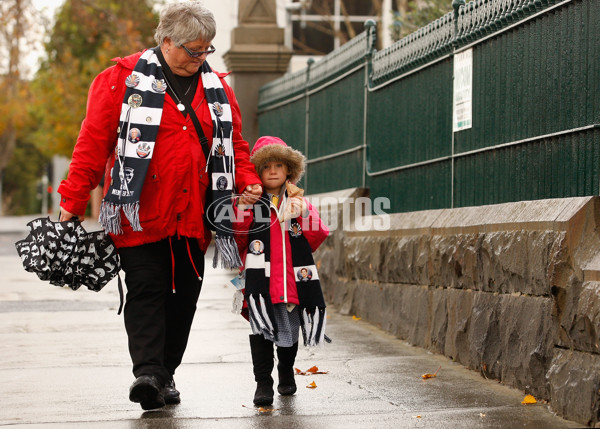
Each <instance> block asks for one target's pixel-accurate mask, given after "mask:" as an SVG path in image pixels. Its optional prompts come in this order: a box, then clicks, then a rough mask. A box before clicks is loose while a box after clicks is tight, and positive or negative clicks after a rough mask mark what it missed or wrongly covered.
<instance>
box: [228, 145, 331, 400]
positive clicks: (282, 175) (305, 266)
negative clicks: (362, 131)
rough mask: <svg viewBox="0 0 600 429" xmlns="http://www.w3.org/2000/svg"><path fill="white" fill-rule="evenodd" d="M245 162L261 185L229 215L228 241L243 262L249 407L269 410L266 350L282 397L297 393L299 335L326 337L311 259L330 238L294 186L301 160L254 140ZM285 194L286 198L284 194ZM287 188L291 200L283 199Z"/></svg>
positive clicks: (310, 340) (311, 340)
mask: <svg viewBox="0 0 600 429" xmlns="http://www.w3.org/2000/svg"><path fill="white" fill-rule="evenodd" d="M250 161H251V162H252V163H253V164H254V166H255V167H256V171H257V172H258V175H259V176H260V178H261V181H262V185H263V188H264V189H263V196H262V197H261V199H260V200H259V201H258V202H256V203H254V205H253V206H250V204H252V201H251V200H249V199H246V197H244V196H242V197H241V198H240V199H239V201H238V204H237V206H236V208H235V210H236V221H235V222H234V230H235V232H236V234H235V237H236V241H237V243H238V247H239V248H240V255H241V256H242V260H245V263H244V271H245V278H246V280H245V291H244V299H245V302H244V307H245V308H244V312H243V314H244V316H245V317H246V318H247V319H248V320H249V321H250V326H251V329H252V335H250V351H251V354H252V364H253V369H254V379H255V381H256V392H255V394H254V404H255V405H271V404H272V403H273V393H274V392H273V378H272V377H271V372H272V371H273V343H274V344H275V345H276V346H277V357H278V360H279V362H278V364H277V371H278V374H279V384H278V386H277V391H278V392H279V393H280V394H281V395H293V394H294V393H295V392H296V383H295V381H294V361H295V359H296V353H297V351H298V336H299V330H300V328H302V334H303V339H304V344H305V345H311V346H312V345H317V344H320V343H321V342H322V341H323V339H324V338H325V302H324V300H323V293H322V291H321V286H320V283H319V276H318V273H317V268H316V266H315V263H314V260H313V257H312V252H313V251H315V250H316V249H317V247H319V245H320V244H321V243H322V242H323V240H325V238H326V237H327V235H328V234H329V230H328V229H327V227H326V226H325V225H324V224H323V222H322V221H321V219H320V218H319V215H318V213H317V211H316V210H315V209H314V208H313V207H312V205H311V204H310V203H308V202H307V201H306V200H305V199H304V198H303V197H302V196H298V195H297V194H298V193H302V190H300V189H299V188H297V187H295V186H293V185H292V184H293V183H297V182H298V180H300V178H301V177H302V175H303V174H304V169H305V158H304V156H303V155H302V154H301V153H300V152H298V151H297V150H295V149H292V148H291V147H288V146H287V145H286V144H285V142H284V141H283V140H281V139H279V138H277V137H270V136H267V137H261V138H259V139H258V140H257V141H256V144H255V145H254V148H253V149H252V153H251V155H250ZM287 188H290V191H289V192H288V191H287ZM291 188H294V189H295V191H294V192H293V194H294V195H296V196H292V195H289V194H290V193H292V192H291Z"/></svg>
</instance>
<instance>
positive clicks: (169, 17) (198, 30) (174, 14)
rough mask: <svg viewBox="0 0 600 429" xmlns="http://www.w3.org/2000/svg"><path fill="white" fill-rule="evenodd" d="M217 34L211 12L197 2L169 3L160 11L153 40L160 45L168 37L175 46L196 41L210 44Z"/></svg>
mask: <svg viewBox="0 0 600 429" xmlns="http://www.w3.org/2000/svg"><path fill="white" fill-rule="evenodd" d="M216 33H217V23H216V22H215V17H214V16H213V14H212V12H211V11H210V10H208V9H206V8H205V7H204V6H202V5H201V4H200V2H198V1H184V2H181V3H169V4H167V5H165V6H164V7H163V9H162V10H161V11H160V21H159V23H158V27H156V32H155V33H154V39H155V40H156V42H157V43H158V44H159V45H160V44H162V42H163V41H164V40H165V39H166V38H167V37H168V38H170V39H171V40H172V41H173V43H174V44H175V46H181V45H183V44H184V43H187V42H191V41H193V40H196V39H202V40H204V41H205V42H210V41H212V39H214V38H215V34H216Z"/></svg>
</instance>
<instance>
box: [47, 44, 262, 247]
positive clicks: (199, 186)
mask: <svg viewBox="0 0 600 429" xmlns="http://www.w3.org/2000/svg"><path fill="white" fill-rule="evenodd" d="M141 55H142V52H138V53H137V54H134V55H130V56H128V57H125V58H122V59H121V58H116V59H114V60H115V61H116V62H117V64H116V65H114V66H112V67H110V68H108V69H106V70H104V71H103V72H102V73H100V74H99V75H98V76H97V77H96V79H94V82H93V83H92V86H91V88H90V91H89V95H88V102H87V114H86V118H85V119H84V120H83V123H82V125H81V131H80V133H79V137H78V139H77V144H76V145H75V149H74V151H73V159H72V161H71V165H70V167H69V175H68V177H67V180H63V182H62V183H61V185H60V187H59V188H58V193H60V194H61V197H62V198H61V204H60V205H61V207H63V208H64V209H65V210H67V211H69V212H71V213H73V214H76V215H81V214H83V213H84V212H85V208H86V205H87V202H88V199H89V194H90V191H91V190H92V189H94V188H95V187H96V186H97V185H98V184H99V183H100V179H101V178H102V176H103V174H104V177H105V181H104V183H105V185H104V192H105V193H106V191H107V190H108V184H109V183H110V169H111V167H112V166H113V163H114V159H115V155H114V152H115V146H116V142H117V128H118V126H119V116H120V113H121V105H122V103H123V97H124V95H125V90H126V89H127V87H126V86H125V78H126V77H127V76H129V75H130V74H131V72H132V71H133V68H134V66H135V64H136V63H137V60H138V58H139V57H140V56H141ZM217 75H218V76H219V78H220V79H221V83H222V84H223V88H224V89H225V92H226V93H227V97H228V99H229V103H230V105H231V110H232V116H233V118H232V120H233V145H234V150H235V173H236V174H235V181H236V187H237V191H238V192H239V191H240V190H243V189H244V188H245V187H246V186H248V185H251V184H256V183H260V179H259V177H258V176H257V174H256V170H255V168H254V165H253V164H251V163H250V161H249V148H248V143H247V142H246V141H245V140H244V139H243V138H242V134H241V127H242V119H241V115H240V109H239V106H238V103H237V100H236V98H235V95H234V93H233V90H232V89H231V87H230V86H229V85H228V84H227V83H226V82H225V80H224V77H225V76H227V74H224V73H217ZM192 105H193V106H194V107H196V106H198V105H199V106H200V107H199V108H197V109H196V114H197V116H198V119H199V121H200V123H201V124H202V129H203V130H204V134H205V135H206V137H208V144H209V146H210V145H211V144H212V135H213V129H212V120H211V117H210V112H209V110H208V105H207V103H206V100H205V99H204V90H203V88H202V79H199V83H198V89H197V90H196V95H195V97H194V100H193V102H192ZM205 168H206V159H205V157H204V153H203V152H202V147H201V145H200V141H199V139H198V134H197V133H196V129H195V128H194V123H193V122H192V120H191V119H190V117H189V115H188V116H187V117H184V116H183V115H182V114H181V112H179V110H177V107H176V103H175V102H174V101H173V100H172V99H171V97H170V96H168V95H165V102H164V107H163V113H162V120H161V124H160V128H159V131H158V135H157V137H156V145H155V147H154V154H153V155H152V160H151V161H150V164H149V167H148V172H147V174H146V179H145V182H144V187H143V190H142V194H141V197H140V223H141V226H142V228H143V230H142V231H140V232H134V231H133V230H132V229H131V227H130V226H129V223H128V221H127V220H126V218H125V216H122V223H123V231H124V232H123V234H119V235H113V234H111V237H112V238H113V240H114V242H115V244H116V246H117V247H130V246H137V245H141V244H145V243H152V242H156V241H158V240H161V239H163V238H166V237H169V236H173V235H176V234H179V235H183V236H186V237H192V238H197V239H199V245H200V248H201V249H202V250H206V248H207V247H208V245H209V243H210V239H211V233H210V231H209V230H208V229H205V227H204V223H203V213H204V201H205V193H206V189H207V187H208V186H209V177H208V175H207V174H206V173H205Z"/></svg>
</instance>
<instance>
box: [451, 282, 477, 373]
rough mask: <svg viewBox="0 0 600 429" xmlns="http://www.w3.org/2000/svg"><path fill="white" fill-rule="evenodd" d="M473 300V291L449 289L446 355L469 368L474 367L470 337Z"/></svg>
mask: <svg viewBox="0 0 600 429" xmlns="http://www.w3.org/2000/svg"><path fill="white" fill-rule="evenodd" d="M473 298H474V293H473V291H472V290H458V289H447V297H446V303H447V304H446V305H447V307H446V308H447V313H448V327H447V329H446V339H445V341H444V344H445V347H444V354H445V355H446V356H448V357H449V358H450V359H453V360H455V361H457V362H460V363H462V364H463V365H465V366H467V367H472V365H471V353H470V345H469V335H470V329H471V315H472V312H473Z"/></svg>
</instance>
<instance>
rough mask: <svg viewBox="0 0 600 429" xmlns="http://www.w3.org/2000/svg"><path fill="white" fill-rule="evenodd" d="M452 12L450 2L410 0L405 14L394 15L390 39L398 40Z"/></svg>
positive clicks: (445, 0) (446, 0)
mask: <svg viewBox="0 0 600 429" xmlns="http://www.w3.org/2000/svg"><path fill="white" fill-rule="evenodd" d="M451 10H452V1H451V0H425V1H415V0H410V1H409V2H408V4H407V7H406V12H402V11H401V12H396V13H394V23H393V26H392V29H391V30H392V38H393V40H394V41H397V40H400V39H401V38H403V37H404V36H407V35H409V34H410V33H413V32H414V31H416V30H418V29H419V28H421V27H424V26H425V25H427V24H429V23H430V22H432V21H435V20H436V19H438V18H440V17H442V16H444V15H445V14H447V13H448V12H450V11H451Z"/></svg>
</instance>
